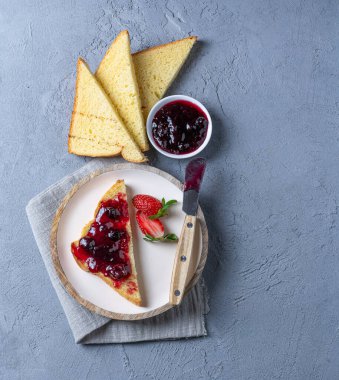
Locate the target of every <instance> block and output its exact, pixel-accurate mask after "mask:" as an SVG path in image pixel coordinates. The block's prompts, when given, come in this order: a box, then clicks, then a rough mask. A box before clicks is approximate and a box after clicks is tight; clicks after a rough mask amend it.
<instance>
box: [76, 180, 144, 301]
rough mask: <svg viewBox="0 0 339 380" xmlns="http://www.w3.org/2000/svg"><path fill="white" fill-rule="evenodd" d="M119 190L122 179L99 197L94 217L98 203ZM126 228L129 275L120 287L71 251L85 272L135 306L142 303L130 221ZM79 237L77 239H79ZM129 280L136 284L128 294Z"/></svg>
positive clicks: (84, 233)
mask: <svg viewBox="0 0 339 380" xmlns="http://www.w3.org/2000/svg"><path fill="white" fill-rule="evenodd" d="M119 192H123V193H125V183H124V181H123V180H118V181H117V182H116V183H115V184H114V185H113V186H112V187H111V188H110V189H109V190H108V191H107V192H106V193H105V194H104V196H103V197H102V198H101V199H100V201H99V202H98V204H97V207H96V209H95V211H94V218H95V217H96V215H97V213H98V211H99V209H100V204H101V202H102V201H105V200H107V199H111V198H113V197H114V196H115V195H116V194H118V193H119ZM93 221H94V219H92V220H91V221H90V222H88V223H87V224H86V225H85V227H84V228H83V229H82V232H81V237H84V236H85V235H86V234H87V232H88V231H89V228H90V226H91V224H92V223H93ZM126 230H127V232H128V234H129V236H130V241H129V247H128V248H129V260H130V264H131V274H130V276H129V277H128V278H127V279H126V280H125V281H122V283H121V287H119V288H117V287H115V286H114V285H113V281H112V280H111V279H110V278H108V277H106V276H104V274H102V273H100V272H98V273H92V272H90V271H89V269H88V267H87V266H86V265H85V264H84V263H83V262H81V261H80V260H79V259H78V258H77V257H76V256H75V255H74V254H73V253H72V255H73V257H74V260H75V262H76V263H77V264H78V266H79V267H80V268H81V269H82V270H84V271H85V272H89V273H91V274H93V275H95V276H98V277H99V278H101V279H102V280H103V281H105V283H106V284H107V285H108V286H110V287H111V288H112V289H114V290H115V291H116V292H117V293H119V294H120V295H121V296H122V297H124V298H126V299H127V300H128V301H130V302H132V303H133V304H135V305H137V306H141V305H142V299H141V294H140V288H139V284H138V277H137V271H136V267H135V261H134V252H133V236H132V230H131V225H130V222H129V223H127V225H126ZM81 237H80V239H81ZM80 239H79V240H80ZM79 240H76V241H75V242H73V243H74V244H75V245H76V246H78V245H79ZM130 282H134V283H135V284H136V285H137V290H136V291H135V292H134V293H133V294H129V293H128V283H130Z"/></svg>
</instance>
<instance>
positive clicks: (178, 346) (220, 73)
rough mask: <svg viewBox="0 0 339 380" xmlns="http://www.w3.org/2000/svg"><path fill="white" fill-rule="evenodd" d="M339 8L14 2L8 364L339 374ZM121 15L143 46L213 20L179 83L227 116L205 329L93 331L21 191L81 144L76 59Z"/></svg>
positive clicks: (2, 84) (192, 373) (0, 151)
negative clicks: (75, 141)
mask: <svg viewBox="0 0 339 380" xmlns="http://www.w3.org/2000/svg"><path fill="white" fill-rule="evenodd" d="M182 4H185V5H182ZM338 19H339V4H338V2H335V1H327V0H322V1H302V0H301V1H270V0H267V1H265V0H258V1H252V0H247V1H238V0H232V1H221V0H220V1H215V0H211V1H194V0H186V1H180V2H179V1H176V2H174V1H157V2H152V1H123V0H119V1H118V0H117V1H84V0H82V1H80V0H78V1H70V0H63V1H41V0H40V1H38V0H36V1H20V0H15V1H14V0H12V1H2V2H1V5H0V37H1V38H0V52H1V53H0V116H1V119H0V120H1V121H0V125H1V132H2V133H1V139H0V175H1V180H0V181H1V182H0V186H1V187H0V199H1V201H0V215H1V222H0V223H1V224H0V232H1V237H0V252H1V258H0V342H1V343H0V378H1V379H19V378H24V379H70V378H74V379H78V378H79V379H80V378H88V379H106V378H112V379H145V378H151V379H161V378H166V379H179V378H180V379H192V378H195V379H226V378H227V379H260V380H261V379H338V378H339V361H338V355H339V344H338V335H339V321H338V319H339V297H338V292H339V280H338V271H339V256H338V240H339V237H338V236H339V234H338V208H339V205H338V201H337V199H336V198H337V194H338V190H339V175H338V140H339V135H338V120H339V118H338V112H339V93H338V84H339V72H338V58H339V51H338V33H339V24H338ZM124 28H128V29H129V31H130V32H131V36H132V46H133V49H134V50H138V49H141V48H144V47H148V46H150V45H154V44H159V43H164V42H167V41H170V40H172V39H177V38H181V37H184V36H187V35H188V34H197V35H198V36H199V37H200V42H199V44H198V46H197V47H196V48H195V49H194V52H193V54H192V55H191V56H190V59H189V61H188V62H187V65H186V66H185V68H184V70H183V71H182V72H181V75H180V76H179V78H178V80H177V81H176V82H175V84H174V85H173V87H172V88H171V90H170V93H185V94H189V95H192V96H194V97H196V98H198V99H200V100H201V101H202V102H204V103H205V104H206V106H207V107H208V108H209V110H210V111H211V113H212V116H213V119H214V128H215V129H214V135H213V139H212V141H211V143H210V145H209V147H208V149H206V151H205V153H206V156H207V157H208V159H209V168H208V172H207V180H206V181H205V183H204V188H203V195H202V199H201V203H202V206H203V208H204V209H205V211H208V212H206V216H207V221H208V225H209V230H210V238H211V244H210V255H209V259H208V265H207V267H206V270H205V278H206V280H207V283H208V286H209V291H210V306H211V311H210V313H209V315H208V317H207V322H208V330H209V336H208V337H207V338H202V339H194V340H188V341H173V342H160V343H142V344H130V345H115V346H92V347H82V346H77V345H75V344H74V342H73V338H72V335H71V332H70V330H69V327H68V324H67V321H66V318H65V316H64V314H63V312H62V309H61V306H60V304H59V302H58V300H57V297H56V296H55V293H54V290H53V289H52V287H51V284H50V281H49V278H48V276H47V273H46V271H45V269H44V266H43V263H42V260H41V258H40V255H39V252H38V250H37V247H36V244H35V242H34V240H33V236H32V233H31V230H30V228H29V225H28V222H27V219H26V216H25V211H24V207H25V205H26V203H27V202H28V200H29V199H30V198H31V197H32V196H34V195H35V194H37V193H38V192H40V191H41V190H43V189H44V188H45V187H46V186H48V185H50V184H52V183H53V182H55V181H56V180H58V179H60V178H61V177H63V176H65V175H66V174H68V173H70V172H72V171H73V170H75V169H77V168H79V167H80V166H82V165H83V164H84V162H85V161H86V159H84V158H80V157H75V156H71V155H69V154H68V153H67V149H66V138H67V133H68V126H69V120H70V114H71V107H72V99H73V91H74V79H75V64H76V59H77V57H78V55H82V56H83V57H85V58H86V59H87V60H88V62H89V64H90V66H91V68H92V69H93V70H94V69H95V68H96V66H97V64H98V63H99V61H100V59H101V57H102V56H103V54H104V52H105V49H106V47H107V46H108V45H109V44H110V42H111V41H112V40H113V38H114V36H115V35H116V33H117V32H118V31H120V30H121V29H124ZM150 157H151V162H152V164H154V165H155V166H158V167H159V168H161V169H164V170H167V171H169V172H170V173H172V174H174V175H175V176H177V177H179V178H181V179H182V173H183V166H184V164H185V162H178V161H171V160H170V159H166V158H163V157H160V156H158V155H156V154H155V153H151V154H150Z"/></svg>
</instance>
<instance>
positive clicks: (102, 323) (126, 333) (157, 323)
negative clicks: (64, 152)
mask: <svg viewBox="0 0 339 380" xmlns="http://www.w3.org/2000/svg"><path fill="white" fill-rule="evenodd" d="M113 163H114V161H113V160H111V159H109V160H107V159H105V160H100V159H94V160H92V161H90V162H89V163H88V164H87V165H85V166H84V167H82V168H81V169H79V170H77V171H76V172H74V173H73V174H71V175H69V176H67V177H65V178H63V179H62V180H60V181H59V182H57V183H55V184H54V185H52V186H50V187H49V188H47V189H46V190H45V191H43V192H42V193H40V194H39V195H37V196H35V197H34V198H33V199H32V200H31V201H30V202H29V203H28V205H27V207H26V212H27V216H28V219H29V222H30V224H31V227H32V230H33V234H34V237H35V240H36V242H37V245H38V248H39V250H40V253H41V256H42V259H43V261H44V263H45V266H46V269H47V272H48V274H49V276H50V279H51V281H52V284H53V287H54V289H55V291H56V293H57V295H58V297H59V300H60V302H61V305H62V307H63V309H64V311H65V314H66V317H67V319H68V322H69V325H70V327H71V329H72V332H73V335H74V339H75V342H76V343H82V344H93V343H94V344H98V343H126V342H138V341H146V340H161V339H179V338H190V337H198V336H204V335H207V331H206V327H205V314H206V313H207V312H208V299H207V291H206V287H205V285H204V282H203V280H200V281H199V282H198V284H197V285H196V286H195V287H194V288H193V289H192V290H191V291H190V293H189V294H188V295H187V297H186V298H185V299H184V301H183V302H182V304H181V305H180V306H177V307H174V308H172V309H170V310H168V311H167V312H165V313H163V314H160V315H158V316H155V317H152V318H148V319H144V320H138V321H117V320H112V319H109V318H106V317H103V316H101V315H98V314H95V313H92V312H90V311H89V310H87V309H86V308H84V307H82V306H81V305H80V304H78V303H77V301H75V300H74V299H73V297H71V296H70V295H69V294H68V293H67V292H66V290H65V289H64V287H63V285H62V284H61V282H60V280H59V277H58V276H57V274H56V271H55V269H54V266H53V263H52V258H51V253H50V246H49V239H50V229H51V225H52V221H53V218H54V214H55V212H56V210H57V208H58V206H59V204H60V202H61V200H62V199H63V198H64V197H65V195H66V194H67V193H68V192H69V191H70V189H71V188H72V186H73V185H74V184H75V183H77V182H78V181H79V180H80V179H82V178H83V177H85V176H87V175H88V174H89V173H91V172H93V171H95V170H99V169H103V168H105V167H107V166H108V165H111V164H113Z"/></svg>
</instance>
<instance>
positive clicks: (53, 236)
mask: <svg viewBox="0 0 339 380" xmlns="http://www.w3.org/2000/svg"><path fill="white" fill-rule="evenodd" d="M130 169H136V170H144V171H150V172H153V173H155V174H158V175H160V176H162V177H163V178H165V179H167V180H169V181H170V182H171V183H173V184H174V185H175V186H176V187H178V188H179V189H180V190H181V191H183V184H182V183H181V182H180V181H179V180H178V179H177V178H175V177H174V176H172V175H171V174H169V173H167V172H165V171H163V170H161V169H158V168H155V167H153V166H150V165H147V164H142V165H140V164H139V165H138V164H132V163H121V164H112V165H109V166H107V167H105V168H101V169H97V170H94V171H93V172H92V173H90V174H88V175H86V176H85V177H84V178H82V179H80V180H79V181H78V182H77V183H76V184H74V185H73V186H72V188H71V190H70V191H69V192H68V193H67V194H66V195H65V197H64V198H63V200H62V201H61V203H60V205H59V207H58V209H57V211H56V213H55V216H54V218H53V222H52V228H51V233H50V249H51V256H52V262H53V266H54V269H55V271H56V273H57V275H58V277H59V279H60V281H61V283H62V285H63V286H64V288H65V290H66V291H67V293H68V294H69V295H71V296H72V297H73V298H74V299H75V300H76V301H77V302H78V303H79V304H80V305H82V306H84V307H85V308H86V309H88V310H90V311H91V312H94V313H96V314H99V315H102V316H104V317H107V318H110V319H116V320H128V321H133V320H140V319H146V318H151V317H154V316H155V315H158V314H161V313H164V312H165V311H167V310H169V309H171V308H172V307H173V306H174V305H171V304H170V303H169V302H168V303H167V304H165V305H163V306H160V307H158V308H156V309H153V310H150V311H147V312H142V313H137V314H124V313H116V312H113V311H109V310H105V309H103V308H101V307H99V306H96V305H94V304H93V303H92V302H90V301H88V300H86V299H85V298H83V297H82V296H81V295H80V294H79V293H78V292H77V291H76V290H75V288H74V287H73V285H72V284H71V283H70V281H69V280H68V278H67V276H66V274H65V273H64V271H63V269H62V266H61V263H60V259H59V254H58V247H57V234H58V227H59V222H60V219H61V216H62V213H63V211H64V209H65V208H66V206H67V204H68V202H69V201H70V199H71V198H72V197H73V195H74V194H75V193H76V192H77V191H78V190H79V189H80V188H81V187H82V186H84V185H85V184H86V183H88V182H89V181H91V180H92V179H93V178H95V177H97V176H99V175H101V174H104V173H107V172H111V171H116V170H130ZM197 218H198V219H199V223H200V228H201V235H202V246H201V255H200V260H199V263H198V266H197V269H196V271H195V273H194V274H193V276H192V278H191V281H190V282H189V284H188V285H187V287H186V289H185V295H184V297H185V296H186V295H187V294H188V292H189V291H190V290H191V289H192V288H193V286H194V285H195V284H196V283H197V282H198V280H199V278H200V277H201V273H202V271H203V269H204V267H205V263H206V259H207V255H208V230H207V225H206V221H205V217H204V214H203V212H202V210H201V208H200V205H199V207H198V213H197Z"/></svg>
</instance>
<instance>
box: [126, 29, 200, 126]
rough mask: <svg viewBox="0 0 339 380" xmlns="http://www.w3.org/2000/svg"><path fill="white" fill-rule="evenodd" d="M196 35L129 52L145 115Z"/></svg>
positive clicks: (163, 91)
mask: <svg viewBox="0 0 339 380" xmlns="http://www.w3.org/2000/svg"><path fill="white" fill-rule="evenodd" d="M196 40H197V37H195V36H192V37H187V38H184V39H182V40H178V41H174V42H171V43H168V44H164V45H159V46H154V47H151V48H149V49H145V50H142V51H139V52H137V53H134V54H133V55H132V57H133V62H134V68H135V73H136V76H137V79H138V84H139V90H140V97H141V108H142V111H143V114H144V119H145V120H147V116H148V114H149V112H150V110H151V108H152V107H153V106H154V104H155V103H156V102H157V101H158V100H160V99H161V98H162V97H163V96H164V95H165V92H166V91H167V89H168V88H169V87H170V85H171V84H172V82H173V80H174V79H175V77H176V76H177V74H178V72H179V70H180V69H181V67H182V65H183V64H184V62H185V60H186V58H187V57H188V55H189V53H190V51H191V49H192V47H193V45H194V43H195V42H196Z"/></svg>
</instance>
